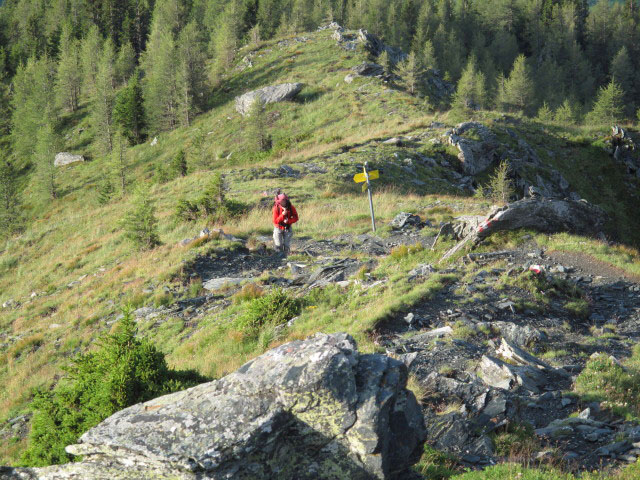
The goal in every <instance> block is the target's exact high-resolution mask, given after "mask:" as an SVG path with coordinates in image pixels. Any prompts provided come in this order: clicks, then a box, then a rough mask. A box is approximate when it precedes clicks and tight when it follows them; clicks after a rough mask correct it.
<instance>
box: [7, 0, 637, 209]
mask: <svg viewBox="0 0 640 480" xmlns="http://www.w3.org/2000/svg"><path fill="white" fill-rule="evenodd" d="M332 20H333V21H336V22H338V23H340V24H342V25H345V26H348V27H351V28H365V29H368V30H369V31H371V32H374V33H377V34H379V35H380V36H382V37H383V38H384V40H385V41H386V42H387V43H389V44H391V45H395V46H399V47H401V48H403V49H404V50H405V51H407V52H411V53H412V55H410V57H409V61H408V64H407V65H400V66H395V67H398V68H397V73H398V74H399V75H402V74H404V75H410V76H411V74H415V73H416V72H424V71H427V72H428V71H429V70H430V69H433V70H438V71H439V72H440V73H441V75H443V76H444V77H445V78H446V79H448V80H449V81H451V82H457V83H458V92H457V94H456V95H455V96H454V97H453V98H452V99H450V100H451V103H452V104H453V106H462V107H463V108H466V109H478V108H485V109H486V108H496V109H502V110H505V111H520V112H522V113H524V114H526V115H531V116H535V115H538V116H540V117H541V118H545V119H552V120H556V121H561V122H564V123H577V122H582V121H593V122H597V121H603V122H607V121H609V120H611V121H618V120H623V119H624V118H626V119H631V118H633V117H634V116H635V115H636V111H637V107H638V106H640V105H638V103H640V102H638V100H637V97H638V92H640V77H638V76H637V75H635V72H636V69H637V68H638V62H639V61H640V60H639V59H640V1H638V0H625V1H624V2H611V1H609V0H599V1H598V2H597V3H595V4H594V5H590V4H589V1H588V0H491V1H487V0H421V1H418V0H392V1H388V0H348V1H347V0H232V1H226V0H164V1H161V2H157V3H154V1H153V0H128V1H116V0H95V1H86V0H8V1H6V2H5V3H4V5H2V7H0V136H1V138H2V142H1V143H0V145H2V146H3V148H4V149H6V150H7V151H8V152H9V151H10V155H9V154H7V155H4V156H5V157H9V156H11V157H12V158H14V159H16V160H17V162H15V163H16V164H17V165H22V167H24V166H25V165H28V164H31V165H38V169H37V171H38V172H39V173H40V175H41V176H42V183H43V185H46V186H47V190H48V193H49V194H50V196H51V197H53V198H55V197H56V195H57V192H56V188H55V183H54V182H53V180H52V179H53V174H52V173H51V172H52V170H53V168H54V166H53V160H52V158H53V153H54V152H55V151H56V150H57V149H58V148H61V147H62V142H61V138H60V131H61V128H60V127H61V123H63V122H64V118H65V115H66V114H68V113H69V112H70V113H73V112H75V111H76V110H77V109H78V108H79V107H80V106H81V105H86V106H88V109H87V111H88V112H90V115H91V116H92V117H93V121H92V125H93V127H94V128H95V138H96V142H99V144H100V148H101V151H103V152H104V154H108V153H110V152H111V151H112V150H113V149H114V147H115V146H117V145H121V144H122V143H123V142H128V143H130V144H135V143H138V142H140V141H142V140H143V139H144V138H145V133H147V132H148V133H155V132H158V131H161V130H169V129H173V128H175V127H177V126H180V125H188V124H189V123H190V122H191V121H192V119H193V116H194V115H196V114H198V112H201V111H204V110H206V109H207V108H208V106H209V105H210V102H211V99H212V98H213V97H214V96H215V92H216V90H217V89H218V88H224V85H223V81H224V74H225V71H226V69H228V68H229V67H230V66H231V64H232V62H233V61H234V53H235V51H236V49H237V47H239V46H241V45H243V44H245V43H247V42H257V41H260V40H265V39H269V38H272V37H274V36H280V35H290V34H295V33H297V32H302V31H306V30H310V29H314V28H316V27H317V26H319V25H321V24H324V23H327V22H329V21H332ZM379 61H380V62H381V63H382V62H387V63H388V60H385V59H380V60H379ZM389 68H391V69H393V68H394V66H393V65H391V66H390V67H389ZM411 93H414V92H413V89H412V90H411ZM415 93H416V94H420V92H419V91H416V92H415ZM596 100H598V101H596ZM432 106H433V108H448V107H449V106H450V104H449V101H448V100H446V101H445V104H440V105H433V104H432ZM594 110H595V112H594ZM589 112H591V113H590V115H587V114H588V113H589ZM34 139H35V140H34ZM3 168H4V167H3ZM5 170H6V169H5ZM11 175H12V172H8V173H7V172H4V173H3V175H2V177H3V178H6V177H10V176H11Z"/></svg>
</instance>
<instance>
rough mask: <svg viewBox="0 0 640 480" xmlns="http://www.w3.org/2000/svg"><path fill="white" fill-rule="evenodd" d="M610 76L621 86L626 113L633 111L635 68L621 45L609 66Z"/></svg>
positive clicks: (625, 49)
mask: <svg viewBox="0 0 640 480" xmlns="http://www.w3.org/2000/svg"><path fill="white" fill-rule="evenodd" d="M609 71H610V74H611V78H612V79H614V80H615V81H616V83H617V84H618V85H619V86H620V88H622V91H623V92H624V103H625V104H626V108H625V110H626V113H628V114H629V115H631V114H633V112H634V110H635V109H634V106H635V104H634V85H633V84H634V78H635V76H636V74H635V69H634V68H633V64H632V63H631V58H630V57H629V52H628V51H627V47H625V46H622V48H620V50H619V51H618V53H617V54H616V56H615V57H614V58H613V60H612V61H611V68H610V70H609Z"/></svg>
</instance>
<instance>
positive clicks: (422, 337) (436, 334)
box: [411, 325, 453, 342]
mask: <svg viewBox="0 0 640 480" xmlns="http://www.w3.org/2000/svg"><path fill="white" fill-rule="evenodd" d="M450 335H453V328H451V327H450V326H449V325H447V326H445V327H441V328H434V329H433V330H429V331H428V332H424V333H420V334H418V335H415V336H413V337H411V340H412V341H414V342H425V341H427V342H428V341H429V340H432V339H434V338H442V337H447V336H450Z"/></svg>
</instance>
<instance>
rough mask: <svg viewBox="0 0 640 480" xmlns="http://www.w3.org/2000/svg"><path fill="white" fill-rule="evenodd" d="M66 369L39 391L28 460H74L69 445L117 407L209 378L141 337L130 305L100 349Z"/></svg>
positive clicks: (24, 460) (36, 462)
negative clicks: (173, 363)
mask: <svg viewBox="0 0 640 480" xmlns="http://www.w3.org/2000/svg"><path fill="white" fill-rule="evenodd" d="M66 371H67V373H68V376H67V377H66V378H64V379H63V380H62V381H61V382H60V383H59V384H58V385H57V387H56V388H55V389H53V390H39V391H37V392H35V396H34V400H33V403H32V405H31V407H32V409H33V411H34V415H33V419H32V423H31V433H30V435H29V446H28V448H27V449H26V451H25V452H24V454H23V456H22V464H23V465H25V466H44V465H52V464H59V463H65V462H68V461H71V460H72V458H71V456H70V455H68V454H67V453H66V452H65V450H64V449H65V447H66V446H67V445H70V444H72V443H76V442H77V441H78V438H79V437H80V435H82V434H83V433H84V432H86V431H87V430H88V429H90V428H91V427H93V426H95V425H97V424H98V423H100V422H101V421H102V420H104V419H105V418H107V417H108V416H110V415H112V414H114V413H115V412H117V411H118V410H121V409H123V408H125V407H128V406H130V405H133V404H135V403H138V402H143V401H147V400H150V399H152V398H154V397H157V396H159V395H164V394H166V393H171V392H174V391H177V390H182V389H185V388H188V387H191V386H193V385H197V384H198V383H201V382H203V381H206V380H207V379H206V378H204V377H201V376H200V375H199V374H197V373H196V372H194V371H175V370H170V369H169V368H168V367H167V364H166V361H165V358H164V354H163V353H162V352H160V351H158V350H157V349H156V347H155V346H153V345H152V344H151V343H149V342H148V341H146V340H144V339H138V338H136V326H135V321H134V319H133V315H132V314H131V308H127V309H125V311H124V318H122V320H120V322H119V323H118V324H117V326H116V328H115V331H114V332H113V333H111V334H109V335H106V336H104V337H103V338H102V339H101V340H100V341H99V348H98V350H96V351H94V352H90V353H87V354H81V355H78V356H77V357H75V359H74V360H73V361H72V363H71V365H70V366H68V367H67V368H66Z"/></svg>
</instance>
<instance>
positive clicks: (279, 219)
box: [273, 204, 298, 230]
mask: <svg viewBox="0 0 640 480" xmlns="http://www.w3.org/2000/svg"><path fill="white" fill-rule="evenodd" d="M282 213H283V208H282V207H281V206H280V205H277V204H276V205H274V206H273V224H274V225H275V226H276V227H278V228H279V229H280V230H284V229H285V228H287V227H288V226H289V225H292V224H294V223H296V222H297V221H298V212H296V207H294V206H293V205H290V206H289V209H288V210H287V215H286V217H285V215H283V214H282ZM285 218H286V220H287V221H286V223H285V221H284V220H285Z"/></svg>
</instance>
